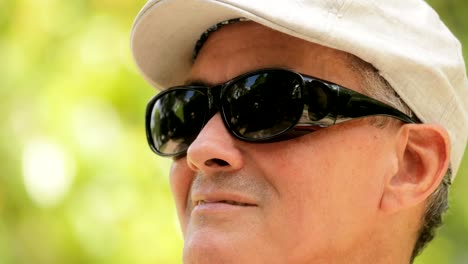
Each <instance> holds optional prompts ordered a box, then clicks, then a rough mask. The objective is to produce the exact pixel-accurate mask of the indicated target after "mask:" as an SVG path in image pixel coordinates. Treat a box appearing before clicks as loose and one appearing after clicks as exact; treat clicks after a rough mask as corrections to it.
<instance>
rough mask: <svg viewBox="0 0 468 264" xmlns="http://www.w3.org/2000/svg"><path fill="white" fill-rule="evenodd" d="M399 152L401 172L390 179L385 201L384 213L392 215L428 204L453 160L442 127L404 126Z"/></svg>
mask: <svg viewBox="0 0 468 264" xmlns="http://www.w3.org/2000/svg"><path fill="white" fill-rule="evenodd" d="M395 149H396V155H397V158H398V170H397V173H396V174H394V175H392V176H391V177H389V178H388V179H386V182H385V187H384V191H383V195H382V200H381V209H383V210H384V211H386V212H389V213H392V212H396V211H399V210H404V209H406V208H409V207H412V206H416V205H418V204H420V203H422V202H424V201H425V200H426V198H427V197H429V196H430V195H431V194H432V192H434V190H435V189H436V188H437V186H439V184H440V182H441V181H442V179H443V177H444V175H445V173H446V171H447V168H448V165H449V160H450V142H449V137H448V134H447V132H446V130H445V129H444V128H443V127H441V126H439V125H433V124H407V125H403V126H402V127H401V128H400V129H399V132H398V134H397V139H396V142H395Z"/></svg>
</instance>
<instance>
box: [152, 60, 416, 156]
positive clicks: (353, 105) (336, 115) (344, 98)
mask: <svg viewBox="0 0 468 264" xmlns="http://www.w3.org/2000/svg"><path fill="white" fill-rule="evenodd" d="M275 71H278V72H282V73H285V72H287V73H288V74H293V75H295V77H296V78H297V80H300V81H301V83H300V92H301V95H300V97H301V103H302V108H303V110H302V113H301V114H300V115H298V116H297V119H296V120H292V121H293V122H291V124H292V125H291V126H289V127H288V128H286V129H284V130H283V131H282V132H280V133H278V134H275V135H273V136H268V137H264V138H261V139H258V138H250V137H245V136H243V135H240V134H238V133H236V132H235V129H233V128H232V125H231V123H230V122H229V120H228V118H227V117H226V113H225V110H224V108H223V103H224V102H225V98H224V94H225V91H226V90H227V88H228V87H230V85H232V84H233V83H236V82H237V81H239V80H240V79H244V78H248V77H253V76H255V75H259V74H262V73H271V72H275ZM312 84H319V85H321V86H322V88H323V87H325V89H326V90H327V92H328V94H327V100H329V101H332V103H333V106H332V109H330V112H329V113H328V114H327V116H326V117H324V118H322V119H321V120H320V122H313V121H309V118H308V111H309V110H308V108H309V106H308V105H307V104H306V102H304V100H305V99H304V98H305V97H306V96H308V89H309V88H308V87H307V86H308V85H312ZM311 89H319V88H314V87H312V88H311ZM175 90H193V91H197V92H199V93H201V94H202V95H203V96H206V98H207V99H208V100H207V104H208V107H207V113H206V115H205V117H204V120H203V123H202V124H201V128H200V131H201V130H202V129H203V127H204V126H205V125H206V123H207V122H208V121H209V120H210V119H211V118H212V117H213V116H214V115H215V114H216V113H217V112H220V114H221V117H222V120H223V123H224V125H225V126H226V128H227V130H228V131H229V132H230V134H231V135H233V136H234V137H235V138H237V139H240V140H242V141H246V142H257V143H262V142H278V141H282V140H284V139H283V138H282V136H284V134H286V133H287V132H288V131H290V130H291V129H292V128H294V127H304V126H305V127H307V126H319V127H329V126H332V125H335V124H339V123H343V122H346V121H349V120H352V119H357V118H364V117H368V116H387V117H392V118H395V119H398V120H400V121H402V122H404V123H420V122H419V120H417V119H416V118H412V117H410V116H408V115H406V114H405V113H403V112H401V111H399V110H398V109H395V108H394V107H392V106H390V105H388V104H385V103H383V102H381V101H379V100H376V99H373V98H371V97H369V96H367V95H364V94H362V93H359V92H356V91H354V90H351V89H349V88H346V87H343V86H341V85H338V84H336V83H332V82H329V81H325V80H322V79H319V78H316V77H312V76H308V75H305V74H301V73H298V72H295V71H291V70H288V69H282V68H266V69H259V70H255V71H251V72H247V73H244V74H242V75H239V76H237V77H235V78H233V79H231V80H229V81H227V82H225V83H222V84H219V85H214V86H202V85H180V86H174V87H170V88H168V89H165V90H163V91H162V92H160V93H158V94H156V95H155V96H154V97H153V98H152V99H151V100H150V101H149V102H148V105H147V107H146V115H145V130H146V137H147V140H148V144H149V146H150V148H151V150H152V151H153V152H154V153H156V154H158V155H160V156H164V157H177V156H183V155H185V153H186V152H187V149H188V148H187V149H185V150H183V151H179V152H177V153H163V152H161V151H159V150H158V149H157V148H156V146H155V143H154V140H153V137H152V135H151V134H152V133H151V125H150V124H151V117H152V112H153V108H154V105H155V104H156V102H157V101H158V99H159V98H161V97H163V96H164V95H166V94H167V93H170V92H173V91H175ZM301 117H304V118H301ZM302 119H304V120H305V121H303V122H301V120H302ZM309 132H313V131H309ZM275 139H276V140H275Z"/></svg>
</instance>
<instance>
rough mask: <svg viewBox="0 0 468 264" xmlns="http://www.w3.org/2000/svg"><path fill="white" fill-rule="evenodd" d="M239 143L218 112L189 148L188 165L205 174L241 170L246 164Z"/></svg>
mask: <svg viewBox="0 0 468 264" xmlns="http://www.w3.org/2000/svg"><path fill="white" fill-rule="evenodd" d="M238 143H239V142H238V141H237V140H236V139H235V138H234V137H233V136H232V135H231V134H230V133H229V131H228V130H227V129H226V127H225V126H224V123H223V121H222V119H221V115H220V114H219V113H217V114H216V115H214V116H213V117H212V118H211V119H210V120H209V121H208V123H207V124H206V125H205V127H204V128H203V129H202V131H201V132H200V134H199V135H198V136H197V138H196V139H195V141H193V142H192V144H191V145H190V147H189V148H188V150H187V163H188V166H189V168H190V169H192V170H194V171H200V172H202V173H204V174H205V175H209V174H212V173H215V172H220V171H223V172H232V171H236V170H239V169H241V168H242V166H243V165H244V164H243V157H242V153H241V150H240V149H239V148H238Z"/></svg>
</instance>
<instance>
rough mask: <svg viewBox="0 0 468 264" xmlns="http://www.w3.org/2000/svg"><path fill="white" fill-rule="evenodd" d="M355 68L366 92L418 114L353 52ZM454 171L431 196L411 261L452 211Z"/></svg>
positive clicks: (382, 123)
mask: <svg viewBox="0 0 468 264" xmlns="http://www.w3.org/2000/svg"><path fill="white" fill-rule="evenodd" d="M349 56H350V59H351V67H352V69H353V70H354V71H356V72H357V73H359V74H360V75H361V76H362V77H363V78H362V80H363V89H364V93H365V94H367V95H369V96H370V97H373V98H375V99H377V100H379V101H382V102H384V103H386V104H388V105H390V106H392V107H394V108H396V109H398V110H400V111H402V112H403V113H405V114H407V115H409V116H412V117H413V116H414V114H413V113H412V111H411V109H410V108H409V107H408V105H406V103H405V102H403V101H402V100H401V99H400V97H399V96H398V95H397V94H396V93H395V91H394V90H393V88H392V87H391V85H390V84H389V83H388V82H387V81H386V80H385V79H384V78H383V77H382V76H381V75H380V74H379V72H378V70H377V69H375V68H374V67H373V66H372V65H371V64H369V63H367V62H365V61H363V60H361V59H360V58H358V57H356V56H354V55H350V54H349ZM390 120H391V119H389V118H382V117H377V118H373V119H372V121H371V122H372V123H373V124H375V125H376V126H378V127H385V126H386V125H387V124H388V123H389V122H390ZM451 175H452V170H451V169H450V168H449V169H448V170H447V172H446V174H445V176H444V178H443V180H442V182H441V183H440V185H439V186H438V187H437V189H436V190H435V191H434V192H433V193H432V194H431V195H430V196H429V198H428V199H427V204H426V210H425V213H424V215H423V216H422V218H421V226H420V229H419V231H418V238H417V240H416V243H415V245H414V248H413V252H412V255H411V263H413V261H414V259H415V258H416V257H417V256H418V255H419V254H420V253H421V252H422V250H423V249H424V248H425V246H426V245H427V244H428V243H429V242H430V241H431V240H432V239H433V238H434V236H435V234H436V230H437V228H438V227H440V226H441V225H442V224H443V219H442V217H443V215H444V213H445V212H446V211H447V210H448V207H449V206H448V191H449V188H450V185H451Z"/></svg>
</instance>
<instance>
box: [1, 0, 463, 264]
mask: <svg viewBox="0 0 468 264" xmlns="http://www.w3.org/2000/svg"><path fill="white" fill-rule="evenodd" d="M429 2H430V4H431V5H433V6H434V7H435V8H436V9H437V10H438V11H439V13H440V14H441V17H442V19H443V20H444V21H445V22H446V23H447V24H448V26H449V27H450V28H451V29H452V31H453V32H454V33H455V34H456V35H457V36H458V37H459V38H461V40H462V42H464V43H465V45H466V47H465V51H464V52H465V58H468V57H466V55H467V54H468V49H467V47H468V20H467V19H466V14H468V1H461V0H432V1H429ZM144 3H145V1H143V0H137V1H135V0H73V1H63V0H18V1H12V0H0V98H1V99H0V100H1V101H0V120H1V121H2V122H1V123H0V165H1V167H0V264H10V263H11V264H13V263H14V264H16V263H21V264H23V263H24V264H30V263H38V264H43V263H67V264H68V263H70V264H71V263H109V264H111V263H112V264H118V263H138V264H146V263H180V259H181V247H182V239H181V236H180V232H179V230H178V224H177V218H176V215H175V210H174V207H173V202H172V198H171V196H170V191H169V187H168V179H167V175H168V169H169V160H167V159H161V158H157V157H156V156H155V155H153V154H152V152H151V151H150V150H149V148H148V147H147V145H146V139H145V135H144V123H143V116H144V109H145V105H146V102H147V100H149V98H150V97H151V96H153V95H154V94H155V91H154V90H153V89H152V88H151V87H150V86H149V85H148V84H146V83H145V82H144V81H143V80H142V78H140V76H139V75H138V73H137V70H136V69H135V66H134V65H133V62H132V59H131V56H130V53H129V32H130V28H131V25H132V21H133V19H134V17H135V15H136V14H137V12H138V10H139V9H140V8H141V7H142V6H143V4H144ZM467 188H468V157H465V159H464V162H463V165H462V168H461V170H460V172H459V174H458V178H457V180H456V182H455V185H454V187H453V189H452V193H451V211H450V213H449V214H448V216H447V218H446V220H447V221H446V222H447V224H446V225H445V227H444V228H443V229H441V231H440V235H439V236H438V237H437V239H436V240H435V241H434V242H433V243H432V244H431V245H430V246H429V247H428V248H427V250H425V251H424V253H423V255H422V256H421V257H419V258H418V261H417V263H420V264H421V263H425V264H432V263H434V264H435V263H437V264H439V263H460V264H461V263H464V264H465V263H468V192H467V191H466V190H467Z"/></svg>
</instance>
